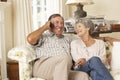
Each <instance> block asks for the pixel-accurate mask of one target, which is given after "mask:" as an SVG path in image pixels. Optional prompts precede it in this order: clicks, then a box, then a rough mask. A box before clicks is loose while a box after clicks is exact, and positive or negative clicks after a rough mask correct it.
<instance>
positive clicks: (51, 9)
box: [32, 0, 66, 29]
mask: <svg viewBox="0 0 120 80" xmlns="http://www.w3.org/2000/svg"><path fill="white" fill-rule="evenodd" d="M65 2H66V0H65V1H63V0H32V12H33V14H32V15H33V25H34V29H37V28H39V26H41V25H43V24H44V23H45V22H46V21H47V19H48V17H49V16H50V15H51V14H53V13H59V14H61V15H64V14H63V12H64V11H65V10H64V8H65ZM63 5H64V6H63ZM64 13H65V12H64Z"/></svg>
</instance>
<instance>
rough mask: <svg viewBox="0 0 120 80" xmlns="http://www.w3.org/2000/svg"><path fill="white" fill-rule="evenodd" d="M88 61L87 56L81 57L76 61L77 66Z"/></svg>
mask: <svg viewBox="0 0 120 80" xmlns="http://www.w3.org/2000/svg"><path fill="white" fill-rule="evenodd" d="M85 63H86V59H85V58H80V59H79V60H78V61H77V62H76V63H75V65H76V66H82V65H84V64H85Z"/></svg>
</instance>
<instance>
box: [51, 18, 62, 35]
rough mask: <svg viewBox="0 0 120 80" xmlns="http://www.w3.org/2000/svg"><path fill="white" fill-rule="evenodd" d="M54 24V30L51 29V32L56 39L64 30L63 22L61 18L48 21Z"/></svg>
mask: <svg viewBox="0 0 120 80" xmlns="http://www.w3.org/2000/svg"><path fill="white" fill-rule="evenodd" d="M50 21H51V22H52V23H53V24H54V28H52V32H53V33H55V34H56V35H57V36H58V37H60V36H61V35H62V32H63V30H64V20H63V18H62V17H59V16H58V17H55V18H52V19H51V20H50Z"/></svg>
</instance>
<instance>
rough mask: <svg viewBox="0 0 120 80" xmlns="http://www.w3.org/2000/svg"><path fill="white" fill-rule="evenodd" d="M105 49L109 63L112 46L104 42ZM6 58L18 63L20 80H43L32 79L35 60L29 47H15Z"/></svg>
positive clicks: (39, 79)
mask: <svg viewBox="0 0 120 80" xmlns="http://www.w3.org/2000/svg"><path fill="white" fill-rule="evenodd" d="M106 49H107V50H106V52H107V53H106V54H107V59H108V60H109V62H110V60H111V57H110V54H111V49H112V46H111V45H110V44H109V43H107V42H106ZM8 57H9V58H10V59H12V60H15V61H18V62H19V75H20V80H44V79H42V78H33V77H32V65H33V62H34V60H35V59H36V55H35V52H34V50H33V49H32V47H31V46H27V45H25V46H18V47H15V48H13V49H11V50H10V51H9V52H8ZM112 75H114V76H115V75H116V73H114V72H112ZM118 77H119V76H118ZM119 78H120V77H119ZM115 80H117V79H115Z"/></svg>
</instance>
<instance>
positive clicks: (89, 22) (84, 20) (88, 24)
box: [75, 18, 95, 35]
mask: <svg viewBox="0 0 120 80" xmlns="http://www.w3.org/2000/svg"><path fill="white" fill-rule="evenodd" d="M78 23H82V24H83V25H85V27H86V28H90V30H89V34H90V35H92V34H93V33H94V28H95V25H94V23H93V22H92V20H91V19H90V18H79V19H77V20H76V21H75V24H78Z"/></svg>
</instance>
